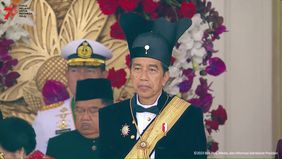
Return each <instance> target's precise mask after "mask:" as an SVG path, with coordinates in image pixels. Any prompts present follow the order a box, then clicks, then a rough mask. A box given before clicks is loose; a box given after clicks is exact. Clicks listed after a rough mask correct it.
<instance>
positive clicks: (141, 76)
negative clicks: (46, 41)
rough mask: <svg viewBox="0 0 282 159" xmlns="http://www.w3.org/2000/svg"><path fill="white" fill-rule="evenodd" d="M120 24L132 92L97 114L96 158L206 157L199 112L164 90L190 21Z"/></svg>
mask: <svg viewBox="0 0 282 159" xmlns="http://www.w3.org/2000/svg"><path fill="white" fill-rule="evenodd" d="M119 22H120V25H121V26H122V28H123V31H124V33H125V35H126V39H127V42H128V47H129V50H130V58H131V68H130V71H131V77H130V78H131V80H132V84H133V87H134V89H135V91H136V94H135V95H134V96H133V97H132V98H131V99H129V100H125V101H123V102H120V103H116V104H113V105H111V106H108V107H106V108H103V109H101V110H100V112H99V122H100V124H99V125H100V142H101V145H100V148H101V151H100V152H101V158H193V159H194V158H206V155H205V152H206V149H207V145H206V137H205V131H204V125H203V113H202V111H201V109H200V108H197V107H195V106H192V105H190V104H189V103H187V102H186V101H184V100H182V99H180V98H178V97H176V96H175V97H170V96H169V95H168V94H167V93H165V92H164V91H163V87H164V86H165V84H166V82H167V81H168V79H169V72H168V66H169V65H170V59H171V53H172V49H173V47H174V45H175V43H176V41H177V40H178V38H179V37H180V36H181V35H182V34H183V32H184V31H185V30H187V28H188V27H189V26H190V25H191V20H188V19H181V20H179V21H178V22H177V23H171V22H168V21H167V20H166V19H164V18H160V19H158V20H156V21H154V22H148V21H146V20H144V19H143V18H142V17H140V16H138V15H136V14H130V13H127V14H124V15H122V16H121V17H120V21H119Z"/></svg>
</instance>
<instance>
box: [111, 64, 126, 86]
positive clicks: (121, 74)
mask: <svg viewBox="0 0 282 159" xmlns="http://www.w3.org/2000/svg"><path fill="white" fill-rule="evenodd" d="M108 79H109V80H110V81H111V83H112V87H117V88H120V87H121V86H123V85H124V84H125V82H126V72H125V70H124V69H119V70H117V71H116V70H115V68H111V69H110V70H109V75H108Z"/></svg>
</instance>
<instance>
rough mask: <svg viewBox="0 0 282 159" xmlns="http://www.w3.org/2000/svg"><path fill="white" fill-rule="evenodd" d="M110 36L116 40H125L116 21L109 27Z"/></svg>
mask: <svg viewBox="0 0 282 159" xmlns="http://www.w3.org/2000/svg"><path fill="white" fill-rule="evenodd" d="M110 34H111V37H113V38H116V39H121V40H123V39H124V38H125V36H124V33H123V31H122V29H121V27H120V25H119V23H118V22H117V21H116V22H115V23H114V24H113V25H112V26H111V33H110Z"/></svg>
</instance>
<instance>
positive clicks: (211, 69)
mask: <svg viewBox="0 0 282 159" xmlns="http://www.w3.org/2000/svg"><path fill="white" fill-rule="evenodd" d="M208 63H209V66H208V67H206V72H207V73H208V74H209V75H212V76H218V75H220V74H222V73H223V72H225V71H226V66H225V63H224V62H223V61H222V60H221V59H220V58H218V57H213V58H210V59H209V60H208Z"/></svg>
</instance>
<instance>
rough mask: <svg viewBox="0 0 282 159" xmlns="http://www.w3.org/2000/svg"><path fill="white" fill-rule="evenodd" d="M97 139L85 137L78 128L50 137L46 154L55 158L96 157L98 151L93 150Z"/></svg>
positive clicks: (80, 158)
mask: <svg viewBox="0 0 282 159" xmlns="http://www.w3.org/2000/svg"><path fill="white" fill-rule="evenodd" d="M97 142H98V140H97V139H88V138H85V137H83V136H82V135H81V134H80V133H79V132H78V131H77V130H73V131H70V132H66V133H64V134H61V135H59V136H56V137H53V138H50V139H49V142H48V146H47V152H46V155H48V156H51V157H54V158H55V159H95V158H98V151H97V150H95V151H93V149H92V146H93V145H96V146H97V144H98V143H97Z"/></svg>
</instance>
